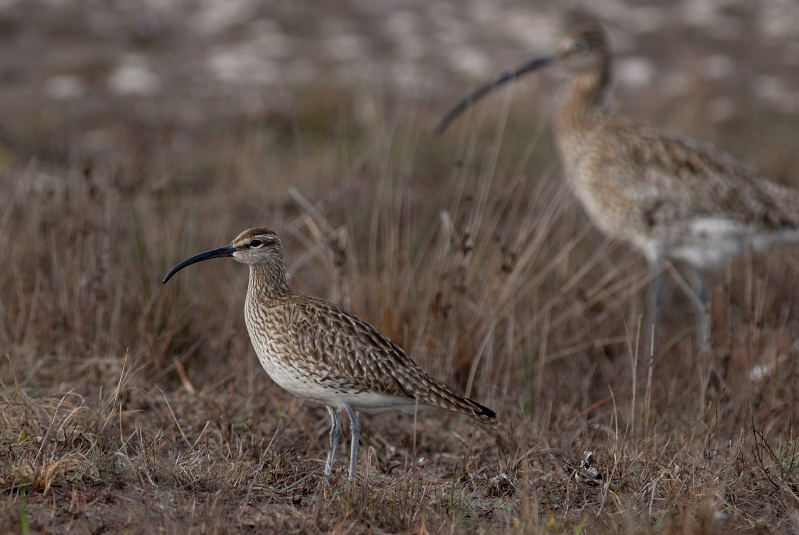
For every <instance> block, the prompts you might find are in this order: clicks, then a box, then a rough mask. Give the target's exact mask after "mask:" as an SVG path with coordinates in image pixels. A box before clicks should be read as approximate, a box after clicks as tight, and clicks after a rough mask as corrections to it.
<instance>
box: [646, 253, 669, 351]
mask: <svg viewBox="0 0 799 535" xmlns="http://www.w3.org/2000/svg"><path fill="white" fill-rule="evenodd" d="M650 269H651V270H652V286H651V287H650V288H649V311H648V312H649V314H648V318H647V322H646V327H647V329H646V333H645V334H644V336H645V340H646V341H647V342H648V345H647V349H648V351H647V353H646V354H647V355H651V354H654V348H655V331H656V330H657V326H658V323H660V314H661V311H662V309H663V300H664V298H665V297H666V280H665V278H664V277H663V263H662V261H661V257H660V255H658V256H656V257H655V258H654V259H653V260H652V261H651V262H650Z"/></svg>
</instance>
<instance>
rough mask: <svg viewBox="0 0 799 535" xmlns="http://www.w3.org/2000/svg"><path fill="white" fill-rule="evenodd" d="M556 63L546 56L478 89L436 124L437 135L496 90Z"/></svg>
mask: <svg viewBox="0 0 799 535" xmlns="http://www.w3.org/2000/svg"><path fill="white" fill-rule="evenodd" d="M554 62H555V56H544V57H541V58H536V59H534V60H532V61H528V62H527V63H525V64H524V65H520V66H519V67H517V68H516V69H514V70H512V71H507V72H503V73H502V74H500V75H499V77H498V78H497V79H495V80H494V81H492V82H489V83H487V84H485V85H484V86H482V87H478V88H477V89H475V90H474V91H473V92H472V93H471V94H470V95H469V96H467V97H466V98H464V99H463V100H461V101H460V102H458V103H457V104H456V105H455V106H453V107H452V109H450V110H449V111H448V112H447V114H446V115H444V117H442V118H441V120H439V121H438V123H436V127H435V130H434V132H435V134H436V135H437V136H440V135H441V134H443V133H444V130H446V129H447V127H448V126H449V124H450V123H451V122H452V121H454V120H455V119H456V118H457V117H458V115H460V114H461V113H463V112H465V111H466V110H467V109H469V108H470V107H471V106H472V104H474V103H475V102H477V101H478V100H480V99H481V98H483V97H484V96H486V95H487V94H489V93H491V92H492V91H494V90H495V89H496V88H498V87H500V86H502V85H504V84H505V83H506V82H511V81H513V80H516V79H517V78H519V77H520V76H522V75H525V74H527V73H528V72H532V71H534V70H537V69H540V68H541V67H546V66H547V65H551V64H552V63H554Z"/></svg>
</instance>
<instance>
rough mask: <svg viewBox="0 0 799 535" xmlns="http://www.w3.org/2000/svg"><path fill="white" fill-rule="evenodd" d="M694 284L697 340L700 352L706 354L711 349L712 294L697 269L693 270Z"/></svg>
mask: <svg viewBox="0 0 799 535" xmlns="http://www.w3.org/2000/svg"><path fill="white" fill-rule="evenodd" d="M692 275H693V279H694V280H693V283H694V291H695V292H696V296H695V297H694V305H695V306H696V338H697V341H698V343H699V351H701V352H702V353H705V352H706V351H708V350H709V349H710V332H711V325H710V293H709V292H708V290H707V284H706V283H705V276H704V274H703V273H702V272H701V271H700V270H699V269H697V268H693V270H692Z"/></svg>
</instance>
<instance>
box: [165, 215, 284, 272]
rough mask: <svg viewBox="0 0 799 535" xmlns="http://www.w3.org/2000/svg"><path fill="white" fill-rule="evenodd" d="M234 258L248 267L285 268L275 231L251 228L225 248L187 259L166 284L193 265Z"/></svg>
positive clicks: (173, 269) (174, 270) (175, 269)
mask: <svg viewBox="0 0 799 535" xmlns="http://www.w3.org/2000/svg"><path fill="white" fill-rule="evenodd" d="M222 257H233V259H234V260H237V261H239V262H241V263H242V264H247V265H248V266H278V267H280V268H281V269H282V266H283V246H282V245H281V243H280V238H278V237H277V234H275V232H274V231H272V230H269V229H267V228H263V227H259V228H251V229H247V230H245V231H244V232H241V233H240V234H239V235H238V236H236V237H235V238H233V240H232V241H231V242H230V243H229V244H228V245H225V246H224V247H220V248H218V249H213V250H211V251H206V252H204V253H200V254H198V255H194V256H192V257H189V258H187V259H186V260H184V261H183V262H181V263H179V264H178V265H176V266H175V267H173V268H172V269H171V270H169V273H167V274H166V276H165V277H164V280H163V282H164V283H165V282H166V281H168V280H169V279H171V278H172V276H173V275H174V274H175V273H177V272H178V271H180V270H181V269H183V268H184V267H186V266H190V265H191V264H196V263H197V262H202V261H203V260H210V259H211V258H222Z"/></svg>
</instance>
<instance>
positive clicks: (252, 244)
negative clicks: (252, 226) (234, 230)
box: [250, 240, 263, 247]
mask: <svg viewBox="0 0 799 535" xmlns="http://www.w3.org/2000/svg"><path fill="white" fill-rule="evenodd" d="M262 245H263V242H262V241H261V240H250V247H260V246H262Z"/></svg>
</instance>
